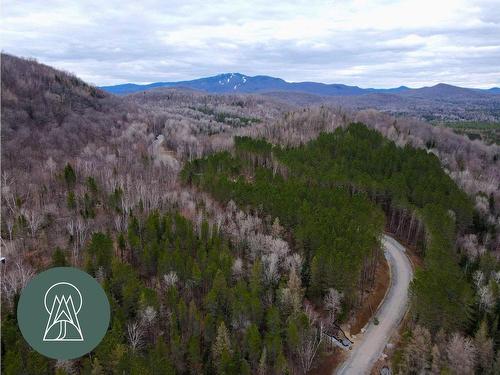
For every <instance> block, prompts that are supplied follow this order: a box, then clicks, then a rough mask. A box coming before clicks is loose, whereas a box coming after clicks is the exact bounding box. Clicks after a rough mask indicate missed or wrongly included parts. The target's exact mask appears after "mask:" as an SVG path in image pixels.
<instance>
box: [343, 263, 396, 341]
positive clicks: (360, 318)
mask: <svg viewBox="0 0 500 375" xmlns="http://www.w3.org/2000/svg"><path fill="white" fill-rule="evenodd" d="M389 274H390V272H389V265H388V264H387V261H386V259H385V257H383V256H382V257H380V259H379V262H378V264H377V270H376V271H375V285H374V286H373V288H372V289H371V290H370V291H369V293H368V294H365V299H364V301H363V303H362V304H361V308H360V309H359V310H358V311H356V314H355V316H354V322H353V323H352V324H351V331H350V334H351V336H352V335H357V334H358V333H359V332H361V328H363V327H364V326H365V325H366V323H368V321H369V320H370V319H371V318H372V316H373V313H375V311H376V310H377V307H378V305H379V304H380V302H382V300H383V299H384V296H385V293H386V291H387V288H389V283H390V275H389Z"/></svg>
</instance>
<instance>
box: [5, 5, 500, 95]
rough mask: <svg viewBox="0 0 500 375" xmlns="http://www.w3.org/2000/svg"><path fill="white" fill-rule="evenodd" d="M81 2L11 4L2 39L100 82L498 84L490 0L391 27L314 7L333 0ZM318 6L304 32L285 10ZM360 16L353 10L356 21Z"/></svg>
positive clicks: (499, 31)
mask: <svg viewBox="0 0 500 375" xmlns="http://www.w3.org/2000/svg"><path fill="white" fill-rule="evenodd" d="M384 3H385V2H384ZM75 4H77V5H68V2H60V1H30V2H19V3H16V4H11V6H9V7H8V9H7V10H6V11H4V16H3V21H4V22H2V32H3V36H4V37H3V46H2V48H3V50H4V51H6V52H9V53H14V54H17V55H21V56H29V57H35V58H38V59H39V60H40V61H42V62H45V63H48V64H51V65H54V66H56V67H60V68H64V69H66V70H70V71H73V72H74V73H76V74H77V75H79V76H81V77H82V78H84V79H87V80H89V81H91V82H93V83H95V84H115V83H124V82H138V83H145V82H153V81H167V80H182V79H192V78H197V77H200V76H207V75H212V74H217V73H221V72H227V71H239V72H242V73H245V74H249V75H255V74H268V75H274V76H278V77H282V78H285V79H287V80H291V81H304V80H315V81H323V82H339V83H346V84H356V85H359V86H363V87H368V86H374V87H389V86H399V85H402V84H406V85H410V86H412V85H413V86H416V85H425V84H433V83H437V82H440V81H445V82H447V83H451V84H460V85H464V86H471V87H484V86H493V85H500V72H499V69H498V63H497V61H500V40H499V38H498V35H500V22H499V18H500V17H499V16H498V15H497V14H498V12H493V5H492V3H491V2H488V1H480V2H477V3H476V4H475V9H476V10H474V9H473V10H471V12H472V13H471V15H470V17H471V18H472V17H475V19H476V22H473V23H471V24H462V23H460V22H458V21H457V22H456V23H452V24H449V23H447V24H444V25H441V24H436V25H431V26H428V25H427V26H425V27H417V26H418V25H417V26H415V25H413V26H411V27H400V26H398V27H396V26H394V27H392V28H389V29H387V28H385V27H384V26H385V25H384V22H385V21H384V20H380V24H377V23H372V24H371V25H369V26H366V27H365V26H364V25H353V27H352V29H350V26H349V27H348V29H342V28H337V27H336V25H337V24H336V22H337V21H338V23H339V24H342V22H343V21H344V20H343V19H341V18H339V20H337V21H332V26H329V25H330V24H329V22H324V21H325V20H324V19H321V17H322V15H321V12H320V11H317V9H319V7H324V6H325V3H324V2H321V1H317V2H299V3H293V4H291V3H280V2H273V3H272V4H266V2H260V1H259V2H245V1H242V2H238V1H223V2H196V1H168V2H156V1H150V0H145V1H142V2H140V3H139V2H126V1H120V2H118V1H115V2H99V1H83V2H78V3H75ZM333 4H335V6H339V7H342V6H344V4H342V3H339V2H334V3H333ZM316 7H317V8H316ZM477 9H478V10H477ZM52 10H53V11H52ZM300 11H302V12H300ZM357 12H362V10H358V11H357ZM301 14H303V15H302V16H301ZM346 14H349V13H346ZM361 16H362V14H361ZM314 17H318V18H319V20H318V24H319V25H323V24H324V25H326V26H324V27H317V28H316V29H313V30H307V29H304V30H303V32H302V30H298V31H297V30H296V29H293V26H294V23H293V22H291V23H290V22H288V21H289V20H295V18H296V19H297V24H296V25H297V26H296V27H300V26H301V25H302V24H301V22H302V21H303V20H312V21H314V20H315V18H314ZM356 17H358V14H357V13H356V14H353V22H354V23H355V20H356V19H357V18H356ZM457 17H458V18H459V19H460V17H462V15H461V14H458V15H457ZM73 18H76V19H73ZM462 18H464V17H462ZM464 19H465V18H464ZM322 21H323V24H322V23H321V22H322ZM423 21H425V19H423ZM287 22H288V23H287ZM424 23H425V22H422V24H424ZM312 25H313V26H314V22H312ZM286 27H291V29H290V30H287V29H286ZM313 28H314V27H313ZM408 38H410V39H408Z"/></svg>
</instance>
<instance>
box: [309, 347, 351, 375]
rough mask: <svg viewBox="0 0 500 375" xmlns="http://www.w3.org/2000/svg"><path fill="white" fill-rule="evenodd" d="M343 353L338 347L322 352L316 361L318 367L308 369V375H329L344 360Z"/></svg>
mask: <svg viewBox="0 0 500 375" xmlns="http://www.w3.org/2000/svg"><path fill="white" fill-rule="evenodd" d="M345 354H346V353H345V352H344V351H343V350H342V349H340V348H335V349H333V350H332V351H330V352H327V353H324V354H323V356H322V357H321V358H320V359H319V361H318V363H319V365H318V367H315V368H314V369H312V370H311V371H309V375H325V374H327V375H330V374H331V373H333V371H334V370H335V369H336V368H337V366H338V365H339V364H341V363H342V362H343V361H344V356H345Z"/></svg>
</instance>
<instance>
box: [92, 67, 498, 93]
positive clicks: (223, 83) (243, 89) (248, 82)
mask: <svg viewBox="0 0 500 375" xmlns="http://www.w3.org/2000/svg"><path fill="white" fill-rule="evenodd" d="M159 87H176V88H189V89H194V90H201V91H206V92H209V93H220V94H223V93H269V92H300V93H306V94H313V95H320V96H355V95H364V94H376V93H379V94H380V93H385V94H404V95H405V96H406V95H408V96H416V97H419V96H422V95H423V96H425V97H427V98H429V95H431V96H435V95H438V96H439V95H453V96H455V95H458V96H463V95H465V96H468V95H473V94H474V93H478V94H500V88H499V87H494V88H491V89H487V90H481V89H467V88H462V87H457V86H452V85H446V84H443V83H440V84H438V85H435V86H432V87H423V88H419V89H412V88H409V87H406V86H400V87H395V88H389V89H373V88H361V87H358V86H348V85H343V84H336V83H334V84H326V83H318V82H287V81H285V80H283V79H281V78H275V77H269V76H254V77H251V76H247V75H244V74H241V73H224V74H219V75H216V76H213V77H206V78H199V79H194V80H191V81H179V82H155V83H151V84H148V85H137V84H133V83H126V84H123V85H115V86H102V87H101V88H102V89H103V90H105V91H108V92H110V93H113V94H117V95H126V94H132V93H135V92H140V91H145V90H150V89H154V88H159Z"/></svg>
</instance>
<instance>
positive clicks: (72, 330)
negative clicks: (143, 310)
mask: <svg viewBox="0 0 500 375" xmlns="http://www.w3.org/2000/svg"><path fill="white" fill-rule="evenodd" d="M109 317H110V309H109V301H108V298H107V296H106V293H105V292H104V290H103V289H102V287H101V285H100V284H99V283H98V282H97V281H96V280H95V279H94V278H93V277H92V276H90V275H89V274H88V273H86V272H83V271H81V270H79V269H77V268H72V267H56V268H51V269H49V270H47V271H45V272H42V273H40V274H39V275H37V276H36V277H35V278H33V279H32V280H31V281H30V282H29V283H28V285H26V287H25V288H24V289H23V291H22V293H21V298H20V299H19V304H18V307H17V321H18V323H19V329H20V330H21V333H22V334H23V337H24V338H25V340H26V341H27V342H28V344H30V345H31V347H32V348H33V349H35V350H36V351H37V352H39V353H40V354H43V355H44V356H47V357H50V358H55V359H72V358H78V357H81V356H82V355H84V354H87V353H88V352H90V351H91V350H92V349H94V348H95V347H96V346H97V345H98V344H99V343H100V342H101V340H102V339H103V337H104V335H105V334H106V331H107V330H108V326H109Z"/></svg>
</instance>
